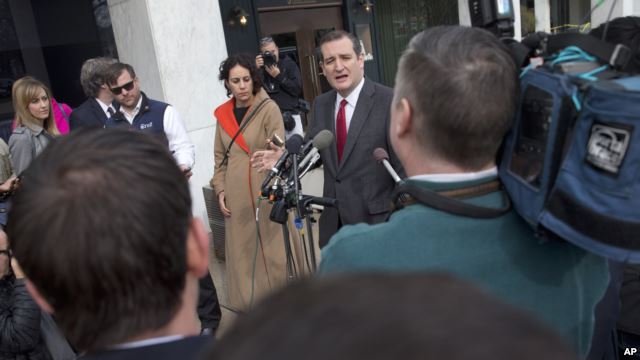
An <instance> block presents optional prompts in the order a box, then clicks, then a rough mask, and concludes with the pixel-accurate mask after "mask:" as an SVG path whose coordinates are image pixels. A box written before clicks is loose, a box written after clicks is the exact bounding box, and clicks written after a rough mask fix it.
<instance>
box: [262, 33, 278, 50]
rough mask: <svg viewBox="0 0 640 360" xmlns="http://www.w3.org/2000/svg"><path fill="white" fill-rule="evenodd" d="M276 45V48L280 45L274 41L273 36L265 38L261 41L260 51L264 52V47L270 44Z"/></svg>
mask: <svg viewBox="0 0 640 360" xmlns="http://www.w3.org/2000/svg"><path fill="white" fill-rule="evenodd" d="M271 43H273V44H275V45H276V46H278V44H276V42H275V41H274V40H273V37H271V36H265V37H263V38H262V39H260V49H261V50H262V48H263V47H265V46H267V45H269V44H271Z"/></svg>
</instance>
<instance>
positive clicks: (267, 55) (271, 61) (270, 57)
mask: <svg viewBox="0 0 640 360" xmlns="http://www.w3.org/2000/svg"><path fill="white" fill-rule="evenodd" d="M262 60H264V66H273V65H275V64H276V56H275V55H274V54H273V53H272V52H270V51H265V52H263V53H262Z"/></svg>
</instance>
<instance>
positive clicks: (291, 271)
mask: <svg viewBox="0 0 640 360" xmlns="http://www.w3.org/2000/svg"><path fill="white" fill-rule="evenodd" d="M292 158H293V163H292V165H291V166H292V168H293V170H292V171H293V173H294V174H295V175H296V176H297V174H298V157H297V156H296V155H295V154H293V156H292ZM296 180H297V177H296ZM285 186H287V184H286V182H285ZM295 194H296V196H297V194H298V183H297V181H296V184H295ZM281 201H283V202H284V203H285V207H287V208H288V207H289V206H288V205H287V199H286V195H285V196H284V197H283V199H282V200H281ZM286 213H288V212H286ZM281 225H282V235H283V238H284V251H285V256H286V258H287V279H288V280H289V281H292V280H294V279H296V278H297V277H298V272H297V269H296V266H295V261H294V259H293V252H292V251H291V242H290V237H289V227H288V225H289V216H287V217H286V219H285V221H284V222H283V223H282V224H281Z"/></svg>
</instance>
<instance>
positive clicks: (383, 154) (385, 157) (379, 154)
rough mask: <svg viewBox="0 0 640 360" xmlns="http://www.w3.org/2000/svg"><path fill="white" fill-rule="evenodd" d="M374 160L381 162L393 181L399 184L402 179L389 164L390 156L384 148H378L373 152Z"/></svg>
mask: <svg viewBox="0 0 640 360" xmlns="http://www.w3.org/2000/svg"><path fill="white" fill-rule="evenodd" d="M373 158H374V159H376V161H377V162H381V163H382V165H384V168H385V169H387V172H388V173H389V175H391V177H392V178H393V181H394V182H395V183H396V184H398V183H399V182H400V181H402V179H400V176H398V173H397V172H396V171H395V170H393V167H392V166H391V164H389V154H388V153H387V151H386V150H385V149H383V148H376V149H375V150H373Z"/></svg>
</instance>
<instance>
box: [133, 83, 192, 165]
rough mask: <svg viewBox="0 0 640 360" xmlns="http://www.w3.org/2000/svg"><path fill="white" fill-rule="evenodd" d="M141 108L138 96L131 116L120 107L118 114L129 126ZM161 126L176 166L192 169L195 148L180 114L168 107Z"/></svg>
mask: <svg viewBox="0 0 640 360" xmlns="http://www.w3.org/2000/svg"><path fill="white" fill-rule="evenodd" d="M141 106H142V96H140V100H138V104H137V105H136V107H135V108H134V109H133V111H132V112H131V114H129V113H128V112H127V111H125V110H124V108H123V107H122V106H121V107H120V112H122V114H124V117H125V118H126V119H127V121H128V122H129V123H130V124H133V119H134V118H135V117H136V115H138V113H139V112H140V107H141ZM162 124H163V126H164V133H165V135H166V136H167V140H168V142H169V151H171V154H173V158H174V159H176V162H177V163H178V165H184V166H186V167H188V168H191V169H192V168H193V165H194V163H195V157H196V154H195V147H194V145H193V143H192V142H191V140H190V139H189V135H188V134H187V130H186V127H185V126H184V122H183V121H182V118H181V117H180V114H179V113H178V111H177V110H176V108H174V107H173V106H171V105H168V106H167V108H166V110H165V111H164V118H163V119H162Z"/></svg>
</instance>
